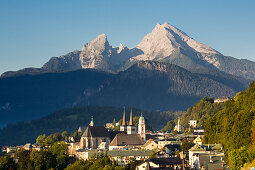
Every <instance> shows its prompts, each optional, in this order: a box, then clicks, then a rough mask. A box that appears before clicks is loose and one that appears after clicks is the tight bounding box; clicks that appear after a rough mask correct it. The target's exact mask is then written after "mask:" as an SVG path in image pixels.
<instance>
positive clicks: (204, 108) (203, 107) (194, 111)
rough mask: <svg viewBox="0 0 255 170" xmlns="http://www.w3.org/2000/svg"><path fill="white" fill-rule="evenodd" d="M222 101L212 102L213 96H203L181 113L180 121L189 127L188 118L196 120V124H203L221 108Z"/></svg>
mask: <svg viewBox="0 0 255 170" xmlns="http://www.w3.org/2000/svg"><path fill="white" fill-rule="evenodd" d="M223 106H224V103H214V99H213V98H208V97H204V98H203V99H202V100H200V101H198V102H197V103H196V104H194V105H193V106H191V107H190V108H188V110H187V111H186V112H185V113H184V114H183V115H182V118H181V122H182V125H183V126H184V127H185V128H188V127H189V121H190V120H197V126H198V127H199V126H201V125H204V123H205V121H206V120H207V119H208V118H209V117H211V116H213V115H214V114H215V113H217V112H218V111H220V110H222V108H223Z"/></svg>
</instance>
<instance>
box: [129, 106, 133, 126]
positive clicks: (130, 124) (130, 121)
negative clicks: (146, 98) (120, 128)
mask: <svg viewBox="0 0 255 170" xmlns="http://www.w3.org/2000/svg"><path fill="white" fill-rule="evenodd" d="M129 126H133V116H132V107H131V112H130V120H129Z"/></svg>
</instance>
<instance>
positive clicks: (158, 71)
mask: <svg viewBox="0 0 255 170" xmlns="http://www.w3.org/2000/svg"><path fill="white" fill-rule="evenodd" d="M214 71H215V73H213V72H212V71H208V70H205V71H204V72H202V71H200V72H191V71H188V70H185V69H184V68H182V67H179V66H176V65H173V64H170V63H163V62H157V61H139V62H138V63H136V64H135V65H133V66H132V67H130V68H129V69H127V70H125V71H121V72H118V73H117V74H113V73H106V72H102V71H98V70H95V69H85V70H84V69H81V70H75V71H69V72H59V73H44V74H39V75H23V76H17V77H6V78H0V96H1V98H0V116H2V119H1V120H0V124H6V123H8V122H17V121H24V120H30V119H32V118H39V117H41V116H44V115H46V114H48V113H50V112H53V111H55V110H57V109H61V108H65V107H76V106H91V105H92V106H117V107H122V106H124V105H125V106H130V107H137V108H141V109H150V110H186V109H187V108H188V107H189V106H191V105H192V104H194V103H195V102H196V101H197V100H200V99H201V98H203V97H204V96H209V97H221V96H234V95H235V94H236V93H237V92H239V91H242V90H244V89H246V88H247V87H248V84H249V81H248V80H245V79H241V78H239V77H236V76H232V75H229V74H226V73H223V72H218V71H217V70H214Z"/></svg>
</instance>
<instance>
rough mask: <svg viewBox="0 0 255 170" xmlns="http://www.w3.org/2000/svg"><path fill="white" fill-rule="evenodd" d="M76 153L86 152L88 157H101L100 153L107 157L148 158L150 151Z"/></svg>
mask: <svg viewBox="0 0 255 170" xmlns="http://www.w3.org/2000/svg"><path fill="white" fill-rule="evenodd" d="M77 152H88V157H93V156H97V155H101V154H102V153H104V154H107V155H108V156H112V157H116V156H123V157H124V156H149V155H150V154H151V150H110V151H101V152H100V151H97V150H87V151H86V150H84V149H80V150H77Z"/></svg>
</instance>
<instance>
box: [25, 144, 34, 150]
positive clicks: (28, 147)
mask: <svg viewBox="0 0 255 170" xmlns="http://www.w3.org/2000/svg"><path fill="white" fill-rule="evenodd" d="M32 148H33V146H32V145H31V143H27V144H25V145H24V146H23V149H24V150H32Z"/></svg>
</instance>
